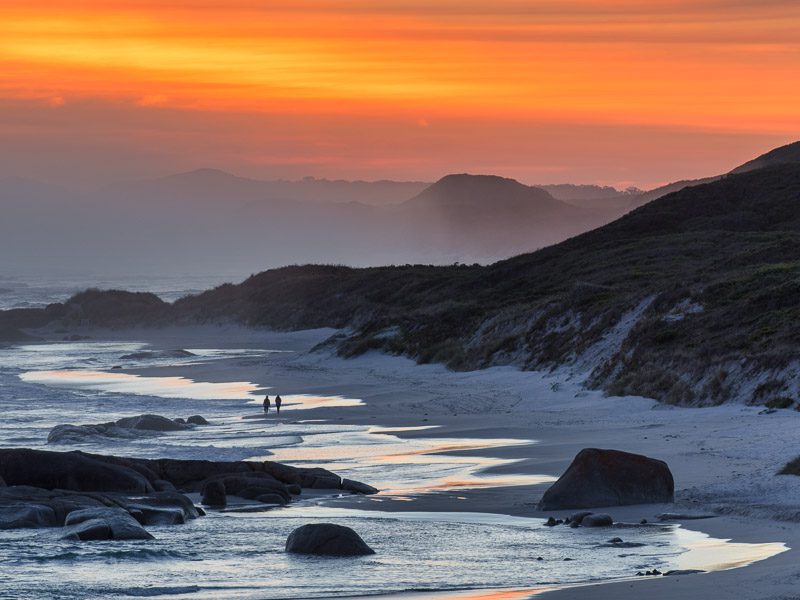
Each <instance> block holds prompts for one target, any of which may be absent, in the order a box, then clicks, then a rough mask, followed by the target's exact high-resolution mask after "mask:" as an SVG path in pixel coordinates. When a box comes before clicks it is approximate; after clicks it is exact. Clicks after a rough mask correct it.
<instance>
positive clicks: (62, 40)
mask: <svg viewBox="0 0 800 600" xmlns="http://www.w3.org/2000/svg"><path fill="white" fill-rule="evenodd" d="M798 32H800V3H798V2H797V1H796V0H786V1H771V0H761V1H757V0H694V1H687V0H650V1H647V2H644V1H641V2H640V1H632V0H545V1H534V0H493V1H492V2H486V1H485V0H482V1H480V2H478V1H475V0H459V1H456V0H439V1H438V2H436V1H428V2H423V1H421V0H389V1H383V0H372V1H358V0H350V1H345V0H342V1H339V0H293V1H289V0H286V1H283V0H278V1H267V0H259V1H257V0H169V1H165V0H158V1H156V0H103V1H93V0H85V1H82V2H81V1H78V0H38V1H37V2H35V3H32V2H29V1H28V0H4V1H3V3H2V5H0V66H2V68H1V69H0V135H2V136H3V138H4V139H5V140H6V142H7V143H5V144H3V147H4V148H3V149H0V163H1V164H3V167H2V170H0V175H24V176H35V177H36V176H38V177H39V178H48V176H49V178H51V179H53V180H64V181H67V180H74V181H75V182H90V181H92V180H97V181H102V180H106V179H113V178H119V177H137V176H147V175H155V174H162V173H166V172H170V171H173V170H177V169H184V168H195V167H198V166H215V167H221V168H226V169H229V170H233V171H236V172H239V173H243V174H248V175H254V176H262V177H280V176H284V177H299V176H303V175H307V174H310V175H317V176H337V177H344V178H354V177H363V178H379V177H391V178H421V179H433V178H436V177H438V176H440V175H442V174H444V173H446V172H452V171H466V170H469V171H474V172H495V173H499V174H504V175H509V176H514V177H517V178H519V179H521V180H523V181H527V182H529V183H530V182H554V181H566V180H571V181H582V182H603V183H615V184H624V183H636V184H639V185H645V186H646V185H651V184H655V183H659V182H662V181H667V180H671V179H676V178H682V177H692V176H701V175H706V174H711V173H716V172H719V171H721V170H725V169H727V168H730V167H732V166H734V165H735V164H737V163H738V162H742V161H743V160H745V159H747V158H749V157H751V155H753V154H757V153H759V152H762V151H764V150H767V149H768V148H770V147H771V146H774V145H778V144H781V143H785V142H788V141H791V140H794V139H796V138H798V137H800V133H799V132H800V109H798V104H799V103H798V98H800V34H798ZM10 148H13V151H12V150H10ZM12 171H13V172H12Z"/></svg>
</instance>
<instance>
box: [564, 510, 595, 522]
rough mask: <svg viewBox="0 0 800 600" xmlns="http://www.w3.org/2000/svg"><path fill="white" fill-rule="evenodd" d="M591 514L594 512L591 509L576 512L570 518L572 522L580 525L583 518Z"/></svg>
mask: <svg viewBox="0 0 800 600" xmlns="http://www.w3.org/2000/svg"><path fill="white" fill-rule="evenodd" d="M590 514H592V513H591V511H583V512H576V513H573V514H572V515H570V517H569V519H568V520H569V522H570V523H577V524H578V525H580V524H581V521H583V519H584V518H585V517H588V516H589V515H590Z"/></svg>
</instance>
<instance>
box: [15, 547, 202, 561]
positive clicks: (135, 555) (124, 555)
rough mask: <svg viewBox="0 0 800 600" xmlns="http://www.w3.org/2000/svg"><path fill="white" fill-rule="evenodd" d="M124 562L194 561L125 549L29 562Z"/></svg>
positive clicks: (168, 552)
mask: <svg viewBox="0 0 800 600" xmlns="http://www.w3.org/2000/svg"><path fill="white" fill-rule="evenodd" d="M78 559H80V560H87V559H89V560H104V561H105V560H108V559H113V560H124V561H133V562H149V561H161V560H164V559H177V560H192V559H193V558H192V556H190V555H186V554H184V553H181V552H175V551H173V550H157V549H153V548H131V549H128V550H125V549H120V548H116V549H109V550H102V551H100V552H89V553H87V552H85V551H84V552H77V551H67V552H59V553H57V554H48V555H46V556H45V555H42V556H34V557H30V558H29V559H28V560H33V561H35V562H40V563H47V562H53V561H55V562H61V561H72V560H78Z"/></svg>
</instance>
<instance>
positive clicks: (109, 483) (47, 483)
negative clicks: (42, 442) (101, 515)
mask: <svg viewBox="0 0 800 600" xmlns="http://www.w3.org/2000/svg"><path fill="white" fill-rule="evenodd" d="M0 477H2V478H3V479H4V480H5V481H6V483H7V484H8V485H10V486H14V485H28V486H33V487H38V488H44V489H47V490H52V489H62V490H74V491H93V492H127V493H134V494H146V493H149V492H152V491H153V487H152V485H150V482H149V481H148V480H147V478H146V477H144V476H143V475H141V474H140V473H138V472H137V471H135V470H134V469H131V468H129V467H125V466H123V465H117V464H110V463H108V462H104V461H102V460H98V459H96V458H93V457H92V456H89V455H85V454H81V453H79V452H47V451H44V450H30V449H27V448H9V449H2V450H0Z"/></svg>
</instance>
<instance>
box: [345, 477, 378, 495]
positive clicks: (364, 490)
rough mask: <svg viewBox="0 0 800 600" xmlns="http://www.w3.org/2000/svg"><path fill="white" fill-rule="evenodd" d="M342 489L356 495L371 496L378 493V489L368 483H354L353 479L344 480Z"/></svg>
mask: <svg viewBox="0 0 800 600" xmlns="http://www.w3.org/2000/svg"><path fill="white" fill-rule="evenodd" d="M341 489H343V490H346V491H348V492H353V493H354V494H367V495H370V494H377V493H378V490H377V488H374V487H372V486H371V485H367V484H366V483H361V482H360V481H353V480H352V479H342V483H341Z"/></svg>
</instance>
